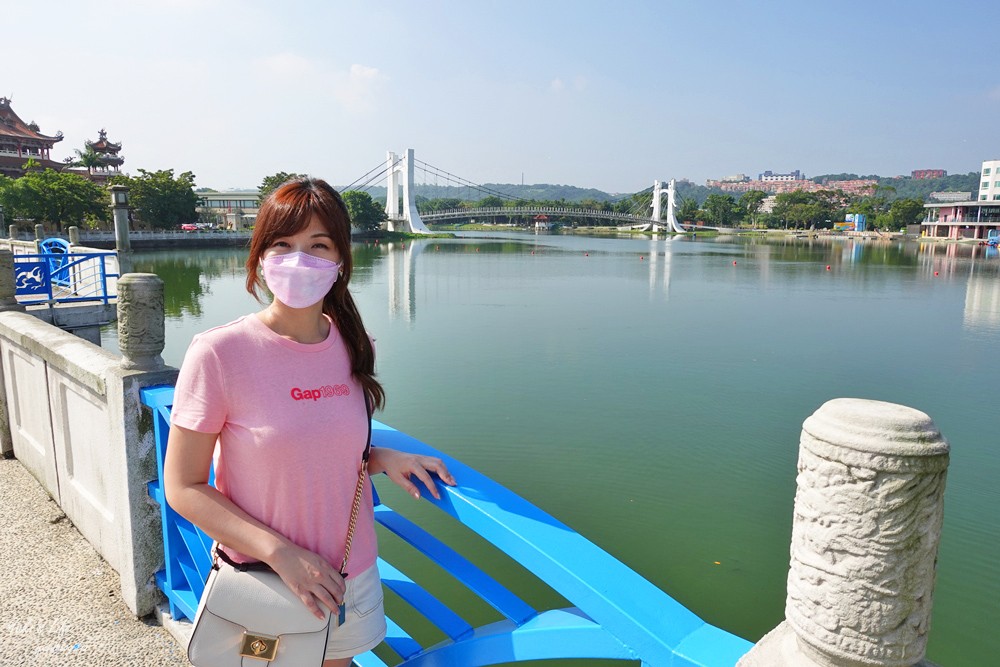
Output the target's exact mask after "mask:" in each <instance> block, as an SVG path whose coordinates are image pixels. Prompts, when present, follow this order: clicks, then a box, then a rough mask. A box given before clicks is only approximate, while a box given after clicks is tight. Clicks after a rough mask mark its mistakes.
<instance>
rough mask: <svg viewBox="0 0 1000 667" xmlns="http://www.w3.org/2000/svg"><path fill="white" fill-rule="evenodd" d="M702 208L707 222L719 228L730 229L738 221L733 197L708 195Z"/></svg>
mask: <svg viewBox="0 0 1000 667" xmlns="http://www.w3.org/2000/svg"><path fill="white" fill-rule="evenodd" d="M702 208H703V209H705V217H706V218H707V220H708V221H709V222H711V223H712V224H713V225H716V226H717V227H729V226H731V225H732V223H733V221H734V220H735V219H736V202H735V201H734V200H733V198H732V195H717V194H711V195H708V197H706V198H705V203H704V204H703V205H702Z"/></svg>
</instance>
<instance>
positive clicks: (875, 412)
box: [738, 398, 949, 667]
mask: <svg viewBox="0 0 1000 667" xmlns="http://www.w3.org/2000/svg"><path fill="white" fill-rule="evenodd" d="M948 452H949V446H948V443H947V441H946V440H945V439H944V438H943V437H942V436H941V434H940V432H938V430H937V428H936V427H935V426H934V423H933V422H932V421H931V419H930V417H928V416H927V415H925V414H924V413H922V412H919V411H918V410H914V409H912V408H908V407H905V406H902V405H895V404H892V403H883V402H881V401H870V400H861V399H848V398H841V399H835V400H832V401H829V402H828V403H826V404H824V405H823V406H821V407H820V408H819V410H817V411H816V412H815V413H814V414H813V415H812V416H811V417H809V418H808V419H807V420H806V421H805V423H803V425H802V436H801V441H800V446H799V463H798V478H797V487H798V488H797V491H796V494H795V511H794V519H793V524H792V547H791V566H790V569H789V573H788V595H787V598H786V601H785V619H786V621H785V623H782V624H781V625H779V626H778V627H777V628H776V629H775V630H774V631H772V632H771V633H769V634H768V635H767V636H766V637H764V638H763V639H762V640H761V641H760V642H759V643H758V644H757V645H756V646H755V647H754V648H753V649H752V650H751V651H750V652H749V653H748V654H747V655H746V656H744V657H743V658H742V659H741V660H740V662H739V663H738V664H739V665H740V666H741V667H755V666H758V665H760V666H764V665H767V666H768V667H785V666H788V667H791V666H793V665H795V666H800V665H801V666H812V665H822V666H824V667H859V666H863V665H878V666H880V667H911V666H912V665H918V664H926V663H923V662H922V661H923V658H924V654H925V652H926V648H927V636H928V631H929V629H930V618H931V606H932V597H933V596H932V594H933V591H934V574H935V565H936V561H937V550H938V543H939V541H940V536H941V524H942V519H943V516H944V505H943V501H944V486H945V475H946V472H947V468H948Z"/></svg>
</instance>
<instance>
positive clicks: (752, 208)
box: [737, 190, 767, 227]
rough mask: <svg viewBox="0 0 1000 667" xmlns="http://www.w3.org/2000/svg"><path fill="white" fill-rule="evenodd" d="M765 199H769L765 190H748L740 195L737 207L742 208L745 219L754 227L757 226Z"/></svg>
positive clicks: (741, 211)
mask: <svg viewBox="0 0 1000 667" xmlns="http://www.w3.org/2000/svg"><path fill="white" fill-rule="evenodd" d="M765 199H767V193H766V192H764V191H763V190H747V191H746V192H744V193H743V194H742V195H740V200H739V201H738V202H737V205H738V206H739V208H740V213H742V215H743V219H744V220H746V221H747V222H749V223H750V225H751V226H752V227H756V226H757V216H758V214H759V213H760V207H761V206H763V204H764V200H765Z"/></svg>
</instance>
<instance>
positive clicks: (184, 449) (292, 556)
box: [163, 425, 345, 619]
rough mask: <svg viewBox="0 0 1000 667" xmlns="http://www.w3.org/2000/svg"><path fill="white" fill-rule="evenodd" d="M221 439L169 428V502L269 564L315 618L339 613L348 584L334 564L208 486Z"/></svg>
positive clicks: (204, 527) (223, 540) (166, 467)
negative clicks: (216, 444)
mask: <svg viewBox="0 0 1000 667" xmlns="http://www.w3.org/2000/svg"><path fill="white" fill-rule="evenodd" d="M217 438H218V434H217V433H201V432H199V431H191V430H189V429H186V428H183V427H181V426H177V425H174V426H171V427H170V440H169V442H168V444H167V456H166V460H165V461H164V464H163V485H164V490H165V492H166V495H167V502H168V503H169V504H170V506H171V507H173V508H174V510H176V511H177V512H178V513H179V514H180V515H181V516H183V517H185V518H187V520H188V521H190V522H191V523H193V524H195V525H196V526H198V527H200V528H201V529H202V530H204V531H205V532H206V533H208V535H209V537H211V538H212V539H214V540H215V541H216V542H219V543H220V544H225V545H226V546H229V547H232V548H233V549H235V550H236V551H239V552H240V553H243V554H246V555H247V556H250V557H252V558H254V559H259V560H262V561H264V562H265V563H267V564H268V565H270V566H271V569H272V570H274V571H275V572H277V573H278V576H280V577H281V579H282V581H284V582H285V584H286V585H287V586H288V588H289V589H291V591H292V592H293V593H295V595H296V596H298V598H299V599H300V600H302V603H303V604H304V605H305V606H306V607H308V608H309V611H311V612H312V613H313V614H315V615H316V617H317V618H320V619H322V618H323V616H324V614H323V612H321V611H320V606H324V607H326V608H327V609H329V610H330V611H337V608H338V606H339V605H340V603H341V602H343V600H344V588H345V586H344V578H343V577H341V576H340V573H339V572H338V571H337V570H335V569H334V568H333V566H331V565H330V564H329V563H327V562H326V561H325V560H323V558H322V557H321V556H319V555H318V554H315V553H313V552H312V551H309V550H308V549H303V548H302V547H299V546H297V545H295V544H293V543H292V542H290V541H288V539H287V538H285V537H283V536H281V535H279V534H278V533H277V532H275V531H274V530H272V529H270V528H268V527H267V526H265V525H264V524H262V523H261V522H260V521H257V520H256V519H254V518H252V517H251V516H249V515H248V514H247V513H246V512H244V511H243V510H242V509H240V508H239V507H237V506H236V505H235V504H234V503H233V501H231V500H229V498H226V497H225V496H224V495H222V494H221V493H219V491H218V489H215V488H214V487H211V486H209V484H208V471H209V468H210V467H211V465H212V452H213V451H214V449H215V441H216V439H217Z"/></svg>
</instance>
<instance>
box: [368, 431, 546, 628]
mask: <svg viewBox="0 0 1000 667" xmlns="http://www.w3.org/2000/svg"><path fill="white" fill-rule="evenodd" d="M373 437H374V436H373ZM425 495H426V494H425ZM375 520H376V521H378V522H379V523H380V524H382V525H383V526H385V527H386V528H388V529H389V530H390V531H392V532H393V533H395V534H396V535H398V536H400V537H401V538H402V539H404V540H405V541H406V542H408V543H409V544H411V545H413V547H415V548H416V549H417V550H418V551H420V552H421V553H423V554H424V555H425V556H427V557H428V558H430V559H431V560H432V561H434V562H435V563H437V564H438V565H439V566H441V567H442V568H444V569H445V570H446V571H447V572H448V573H449V574H451V575H452V576H453V577H455V578H456V579H458V580H459V581H461V582H462V583H463V584H465V586H466V587H468V588H469V589H470V590H472V591H473V592H474V593H476V594H477V595H479V597H481V598H482V599H483V600H485V601H486V602H488V603H489V604H490V605H491V606H492V607H493V608H494V609H496V610H497V611H499V612H500V613H501V614H503V615H504V616H506V617H507V618H509V619H510V620H512V621H514V622H515V623H523V622H525V621H527V620H528V619H529V618H531V617H533V616H534V615H535V614H537V613H538V612H537V611H536V610H535V609H534V608H533V607H532V606H531V605H529V604H528V603H526V602H524V601H523V600H522V599H521V598H519V597H517V596H516V595H514V594H513V593H511V592H510V591H509V590H507V589H506V588H504V587H503V586H502V585H500V584H499V583H498V582H497V581H496V579H494V578H493V577H491V576H490V575H488V574H486V573H485V572H483V571H482V570H481V569H480V568H479V567H478V566H476V565H475V564H474V563H472V562H471V561H469V560H467V559H466V558H465V557H464V556H462V555H460V554H459V553H457V552H456V551H455V550H454V549H452V548H451V547H449V546H447V545H446V544H444V543H443V542H441V541H440V540H439V539H437V538H436V537H434V536H433V535H431V534H430V533H428V532H427V531H425V530H424V529H423V528H421V527H420V526H418V525H417V524H415V523H413V522H412V521H410V520H409V519H407V518H406V517H404V516H402V515H400V514H397V513H396V512H395V511H394V510H393V509H392V508H390V507H387V506H385V505H379V506H378V507H376V508H375Z"/></svg>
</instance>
